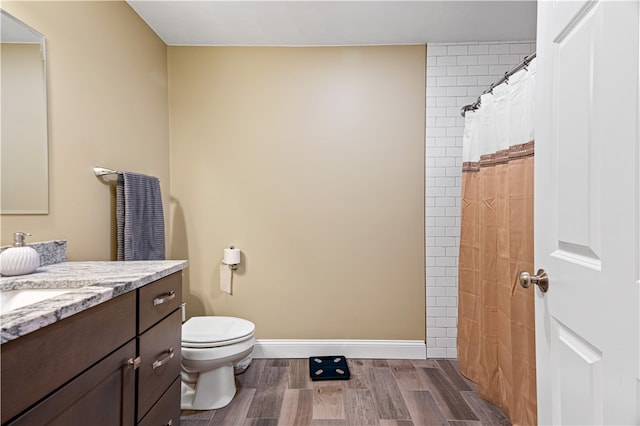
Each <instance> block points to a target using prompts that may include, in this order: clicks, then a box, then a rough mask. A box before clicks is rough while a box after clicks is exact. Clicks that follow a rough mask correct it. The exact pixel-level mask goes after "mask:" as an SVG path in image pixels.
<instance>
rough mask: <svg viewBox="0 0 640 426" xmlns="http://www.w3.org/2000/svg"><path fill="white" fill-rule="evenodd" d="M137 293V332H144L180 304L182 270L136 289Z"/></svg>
mask: <svg viewBox="0 0 640 426" xmlns="http://www.w3.org/2000/svg"><path fill="white" fill-rule="evenodd" d="M138 295H139V296H138V320H139V323H138V332H139V333H144V332H145V331H146V330H147V329H148V328H149V327H151V326H152V325H153V324H155V323H157V322H158V321H160V320H161V319H162V318H164V317H166V316H167V315H169V314H170V313H171V312H173V311H174V310H175V309H178V308H179V307H180V305H181V304H182V272H176V273H174V274H171V275H169V276H167V277H165V278H162V279H159V280H158V281H156V282H154V283H151V284H148V285H146V286H144V287H142V288H140V289H138Z"/></svg>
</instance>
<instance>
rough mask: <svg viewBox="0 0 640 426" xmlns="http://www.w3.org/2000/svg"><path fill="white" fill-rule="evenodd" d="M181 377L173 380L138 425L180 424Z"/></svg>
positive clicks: (176, 425)
mask: <svg viewBox="0 0 640 426" xmlns="http://www.w3.org/2000/svg"><path fill="white" fill-rule="evenodd" d="M180 386H181V384H180V378H177V379H175V380H174V381H173V384H172V385H171V386H170V387H169V389H167V391H166V392H165V393H164V395H162V397H160V399H159V400H158V402H157V403H156V404H155V405H154V406H153V408H151V410H150V411H149V413H148V414H147V415H146V416H144V419H142V421H141V422H140V423H138V426H158V425H174V426H178V425H179V424H180V404H176V403H175V402H176V401H180Z"/></svg>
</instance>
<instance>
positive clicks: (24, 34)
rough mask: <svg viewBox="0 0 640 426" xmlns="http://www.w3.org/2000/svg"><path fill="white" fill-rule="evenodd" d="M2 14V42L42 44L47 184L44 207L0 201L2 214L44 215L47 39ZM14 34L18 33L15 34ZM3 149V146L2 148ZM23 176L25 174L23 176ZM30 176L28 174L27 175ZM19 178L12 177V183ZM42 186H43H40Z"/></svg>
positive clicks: (46, 132)
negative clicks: (7, 205)
mask: <svg viewBox="0 0 640 426" xmlns="http://www.w3.org/2000/svg"><path fill="white" fill-rule="evenodd" d="M0 15H1V19H2V27H3V28H2V33H3V34H2V36H0V42H2V43H5V42H16V43H21V42H22V43H33V44H36V43H37V44H39V45H40V52H41V57H42V76H43V79H44V81H43V105H42V107H43V108H44V134H43V135H42V136H43V138H44V141H42V145H43V146H42V148H43V149H44V152H43V156H44V160H45V161H44V164H41V166H43V167H44V177H43V179H42V180H41V182H40V185H43V186H45V187H46V188H44V189H45V190H44V191H43V192H44V198H45V199H44V200H42V201H40V202H39V203H38V204H42V207H41V208H40V207H38V208H33V209H25V208H20V206H17V208H16V207H15V206H11V207H14V208H10V209H8V208H5V206H4V205H1V204H2V203H1V202H0V215H43V214H49V202H50V201H49V200H50V198H51V197H50V184H49V97H48V91H49V89H48V88H49V84H48V78H47V49H46V41H45V37H44V34H42V33H40V32H39V31H37V30H36V29H34V28H33V27H31V26H30V25H28V24H26V23H24V22H23V21H21V20H20V19H18V18H16V17H15V16H13V15H11V14H10V13H8V12H7V11H6V10H4V9H2V8H0ZM7 27H11V28H13V29H14V31H15V32H12V35H11V36H9V37H8V38H7V33H6V32H5V31H6V29H7ZM13 34H17V36H15V38H14V35H13ZM0 149H1V148H0ZM21 177H23V176H21ZM27 178H28V176H27ZM3 180H4V179H3ZM16 180H17V179H15V178H14V179H11V181H12V183H11V184H13V183H14V181H16ZM40 188H42V187H40Z"/></svg>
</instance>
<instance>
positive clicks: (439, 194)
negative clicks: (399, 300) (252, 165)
mask: <svg viewBox="0 0 640 426" xmlns="http://www.w3.org/2000/svg"><path fill="white" fill-rule="evenodd" d="M535 50H536V45H535V43H534V42H528V41H525V42H500V43H434V44H429V45H428V46H427V118H426V150H425V151H426V161H425V164H426V182H425V191H426V195H425V197H426V201H425V202H426V205H425V207H426V209H425V210H426V221H425V226H426V256H427V259H426V276H427V283H426V286H427V288H426V294H427V300H426V305H427V318H426V321H427V357H428V358H456V357H457V341H456V337H457V333H458V331H457V320H458V250H459V247H460V192H461V191H460V190H461V188H460V187H461V182H462V177H461V173H462V134H463V131H464V118H463V117H462V116H461V115H460V108H462V107H463V106H464V105H467V104H470V103H473V102H475V100H476V99H477V97H478V96H479V95H480V94H481V93H482V92H483V91H484V90H485V89H486V88H487V87H488V86H489V85H490V84H491V83H494V82H496V81H497V80H498V79H499V78H500V77H502V76H503V75H504V73H505V72H507V71H509V70H510V69H511V68H513V67H514V66H516V65H517V64H519V63H520V62H521V61H522V60H523V59H524V58H525V57H526V56H527V55H529V54H530V53H533V52H534V51H535Z"/></svg>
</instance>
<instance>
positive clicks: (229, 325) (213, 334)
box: [181, 316, 256, 410]
mask: <svg viewBox="0 0 640 426" xmlns="http://www.w3.org/2000/svg"><path fill="white" fill-rule="evenodd" d="M255 329H256V326H255V325H254V324H253V323H252V322H251V321H247V320H245V319H241V318H233V317H217V316H216V317H193V318H190V319H189V320H188V321H187V322H185V323H184V324H182V403H181V408H182V409H183V410H215V409H217V408H222V407H224V406H225V405H227V404H229V402H231V400H232V399H233V396H234V395H235V393H236V383H235V378H234V372H233V366H234V364H236V363H237V362H239V361H242V360H243V359H245V358H247V357H249V356H251V354H252V353H253V345H254V344H255V337H254V333H255Z"/></svg>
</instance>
